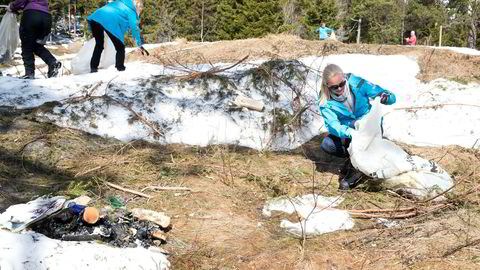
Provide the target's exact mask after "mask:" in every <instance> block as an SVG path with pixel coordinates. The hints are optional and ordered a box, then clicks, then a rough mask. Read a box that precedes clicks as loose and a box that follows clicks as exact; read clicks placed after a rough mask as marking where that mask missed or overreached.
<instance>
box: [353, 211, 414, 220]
mask: <svg viewBox="0 0 480 270" xmlns="http://www.w3.org/2000/svg"><path fill="white" fill-rule="evenodd" d="M350 214H351V215H352V217H354V218H392V219H401V218H409V217H414V216H416V215H417V214H418V213H417V212H416V211H415V212H411V213H406V214H397V215H388V214H368V213H350Z"/></svg>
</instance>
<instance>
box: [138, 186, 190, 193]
mask: <svg viewBox="0 0 480 270" xmlns="http://www.w3.org/2000/svg"><path fill="white" fill-rule="evenodd" d="M148 189H153V190H161V191H192V189H191V188H188V187H160V186H149V187H145V188H142V190H141V191H142V192H144V191H145V190H148Z"/></svg>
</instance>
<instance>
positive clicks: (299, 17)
mask: <svg viewBox="0 0 480 270" xmlns="http://www.w3.org/2000/svg"><path fill="white" fill-rule="evenodd" d="M69 1H71V0H50V1H49V4H50V10H51V13H52V15H53V21H54V24H55V22H58V21H59V20H62V19H63V20H65V19H64V18H65V16H66V14H68V8H69V7H70V9H72V8H73V5H69ZM8 2H10V1H5V0H0V4H7V3H8ZM106 2H107V1H106V0H77V1H76V5H75V6H76V14H77V15H79V16H81V18H82V19H83V22H84V23H85V19H86V17H87V16H88V15H89V14H91V13H92V12H93V11H95V9H97V8H99V7H101V6H103V5H105V4H106ZM144 6H145V9H144V11H143V14H142V16H141V28H142V34H143V36H144V39H145V41H146V42H148V43H157V42H166V41H171V40H174V39H176V38H185V39H187V40H192V41H216V40H233V39H246V38H254V37H262V36H265V35H267V34H278V33H289V34H293V35H297V36H299V37H301V38H304V39H317V38H318V35H317V33H315V29H316V28H318V27H319V25H320V23H321V22H325V23H326V25H327V26H328V27H330V28H333V29H335V30H337V32H336V33H337V36H339V38H340V39H341V40H342V41H343V42H355V41H356V37H357V31H358V30H359V29H360V40H361V42H362V43H380V44H402V43H403V39H404V37H407V33H408V32H409V31H411V30H414V31H415V32H416V33H417V44H421V45H438V44H439V42H440V38H441V45H444V46H458V47H471V48H476V47H478V46H479V45H480V42H479V40H478V39H477V33H478V30H479V29H480V0H174V1H172V0H144ZM71 13H73V12H72V10H71ZM359 19H361V22H360V20H359ZM440 27H441V28H442V32H441V33H440Z"/></svg>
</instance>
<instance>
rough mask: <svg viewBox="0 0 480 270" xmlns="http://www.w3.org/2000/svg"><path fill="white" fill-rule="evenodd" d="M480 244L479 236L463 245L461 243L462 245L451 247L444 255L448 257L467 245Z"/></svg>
mask: <svg viewBox="0 0 480 270" xmlns="http://www.w3.org/2000/svg"><path fill="white" fill-rule="evenodd" d="M478 244H480V238H477V239H475V240H471V241H467V243H465V244H463V245H460V246H457V247H455V248H453V249H450V250H448V251H447V252H445V253H443V257H444V258H445V257H448V256H450V255H452V254H454V253H456V252H457V251H459V250H461V249H463V248H466V247H470V246H476V245H478Z"/></svg>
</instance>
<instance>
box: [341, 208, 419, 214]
mask: <svg viewBox="0 0 480 270" xmlns="http://www.w3.org/2000/svg"><path fill="white" fill-rule="evenodd" d="M415 210H416V208H415V207H407V208H397V209H395V208H391V209H365V210H355V209H352V210H348V211H349V212H351V213H389V212H407V211H415Z"/></svg>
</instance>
